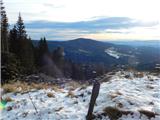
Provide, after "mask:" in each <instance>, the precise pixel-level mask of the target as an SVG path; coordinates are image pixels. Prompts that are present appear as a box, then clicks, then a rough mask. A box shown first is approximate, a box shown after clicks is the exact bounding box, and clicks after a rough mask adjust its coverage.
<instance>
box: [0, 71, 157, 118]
mask: <svg viewBox="0 0 160 120" xmlns="http://www.w3.org/2000/svg"><path fill="white" fill-rule="evenodd" d="M126 76H128V77H126ZM70 88H71V87H69V86H65V87H64V88H63V89H60V88H58V89H53V88H49V89H40V90H37V91H30V92H26V93H23V94H22V93H16V94H15V93H7V94H4V95H3V96H2V97H3V98H4V99H5V98H6V99H8V103H7V104H6V109H3V110H2V111H1V116H0V119H1V120H11V119H17V120H39V119H41V120H85V118H86V114H87V111H88V107H89V101H90V97H91V91H92V86H85V87H82V86H81V87H80V86H79V85H78V88H76V89H75V88H74V89H70ZM29 95H30V97H29ZM10 98H11V99H10ZM30 98H31V99H32V101H33V103H34V105H35V107H36V109H37V112H36V110H35V108H34V106H33V104H32V102H31V99H30ZM93 116H94V119H96V120H116V119H119V120H159V119H160V76H158V75H157V76H153V75H151V74H149V73H132V72H123V71H122V72H117V73H116V74H114V75H113V76H112V77H111V78H110V81H107V82H103V83H101V87H100V92H99V96H98V98H97V100H96V104H95V107H94V112H93Z"/></svg>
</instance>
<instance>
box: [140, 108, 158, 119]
mask: <svg viewBox="0 0 160 120" xmlns="http://www.w3.org/2000/svg"><path fill="white" fill-rule="evenodd" d="M139 112H140V113H141V114H144V115H145V116H147V117H148V118H149V119H151V118H152V117H153V118H155V116H156V115H158V114H156V113H155V112H152V111H148V110H139Z"/></svg>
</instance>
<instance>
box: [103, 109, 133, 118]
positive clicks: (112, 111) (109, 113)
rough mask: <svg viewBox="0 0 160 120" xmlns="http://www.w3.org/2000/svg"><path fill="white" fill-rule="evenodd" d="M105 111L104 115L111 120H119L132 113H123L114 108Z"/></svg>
mask: <svg viewBox="0 0 160 120" xmlns="http://www.w3.org/2000/svg"><path fill="white" fill-rule="evenodd" d="M103 111H104V114H105V115H107V116H108V117H109V118H110V119H111V120H117V119H119V118H120V117H121V116H122V115H128V114H131V113H132V112H130V111H122V110H119V109H118V108H114V107H106V108H105V109H104V110H103Z"/></svg>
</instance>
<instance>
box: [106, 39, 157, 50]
mask: <svg viewBox="0 0 160 120" xmlns="http://www.w3.org/2000/svg"><path fill="white" fill-rule="evenodd" d="M107 42H109V43H113V44H116V45H130V46H134V47H138V46H146V47H156V48H158V47H159V48H160V40H146V41H145V40H144V41H138V40H134V41H131V40H128V41H127V40H124V41H107Z"/></svg>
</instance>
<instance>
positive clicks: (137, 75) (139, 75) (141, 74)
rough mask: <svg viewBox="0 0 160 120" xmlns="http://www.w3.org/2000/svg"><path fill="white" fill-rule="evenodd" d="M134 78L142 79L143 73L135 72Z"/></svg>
mask: <svg viewBox="0 0 160 120" xmlns="http://www.w3.org/2000/svg"><path fill="white" fill-rule="evenodd" d="M134 76H135V77H137V78H143V77H144V73H143V72H135V73H134Z"/></svg>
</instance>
